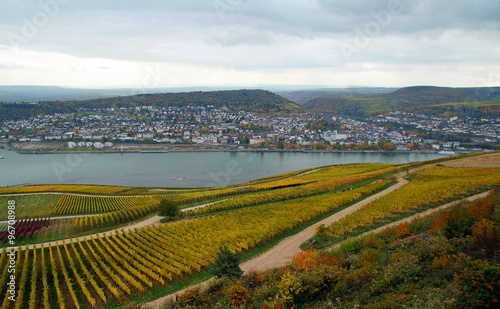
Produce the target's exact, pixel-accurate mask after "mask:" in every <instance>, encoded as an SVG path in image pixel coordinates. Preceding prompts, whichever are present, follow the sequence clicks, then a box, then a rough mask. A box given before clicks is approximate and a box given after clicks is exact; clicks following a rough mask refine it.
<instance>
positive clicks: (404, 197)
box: [0, 163, 500, 309]
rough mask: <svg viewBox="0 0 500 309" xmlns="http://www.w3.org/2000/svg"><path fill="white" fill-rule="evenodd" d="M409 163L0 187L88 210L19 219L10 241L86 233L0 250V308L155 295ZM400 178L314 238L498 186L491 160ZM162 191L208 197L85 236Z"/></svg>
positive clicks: (37, 208) (0, 232)
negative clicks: (176, 182)
mask: <svg viewBox="0 0 500 309" xmlns="http://www.w3.org/2000/svg"><path fill="white" fill-rule="evenodd" d="M414 165H417V163H412V164H408V165H394V164H350V165H343V166H327V167H321V168H317V169H308V170H303V171H296V172H291V173H287V174H282V175H278V176H273V177H268V178H264V179H259V180H256V181H253V182H248V183H245V184H242V185H241V186H238V187H236V186H233V187H225V188H203V189H200V190H194V189H193V190H191V189H181V190H167V189H161V188H153V189H148V188H131V187H130V188H129V187H113V186H90V185H84V186H76V185H74V186H73V185H54V186H50V185H44V186H31V187H23V188H24V190H33V192H40V191H36V190H46V191H48V192H56V191H57V192H62V194H44V195H42V194H40V195H27V196H15V197H9V196H3V197H0V203H3V204H5V205H6V204H7V201H8V200H10V199H15V201H16V205H18V207H17V209H16V216H17V217H18V219H20V218H39V217H47V216H49V215H52V216H68V215H84V214H93V215H92V216H85V217H78V218H72V219H69V218H62V219H58V220H49V219H48V218H47V219H23V220H18V221H17V223H16V231H17V233H16V234H17V235H19V238H20V239H22V238H24V239H25V240H24V242H20V244H31V243H34V242H43V241H46V240H49V239H68V238H71V237H72V236H74V235H76V234H78V233H79V234H78V236H80V235H87V236H85V238H84V240H83V241H73V240H71V241H68V242H67V243H66V242H60V241H59V243H58V245H53V244H52V245H49V244H48V243H47V244H45V245H42V248H37V249H27V250H20V251H18V252H17V253H16V254H15V256H14V257H12V255H8V254H7V253H9V252H10V251H9V250H8V249H5V248H4V249H0V290H1V291H4V292H2V293H0V309H3V308H30V309H31V308H71V309H73V308H106V307H110V306H111V307H113V306H116V305H119V304H123V303H128V302H129V301H130V300H136V299H137V298H141V297H151V295H153V294H154V295H157V294H158V292H159V291H161V290H164V289H166V288H167V287H170V286H171V285H173V284H177V282H179V281H181V280H183V279H186V278H190V277H192V276H193V275H196V274H201V273H205V272H206V271H207V269H208V267H209V266H210V265H212V264H213V263H214V262H215V258H216V256H217V253H218V251H219V248H220V246H222V245H225V246H227V248H228V249H229V250H230V251H231V252H233V253H235V252H241V251H246V250H249V249H253V248H260V247H259V246H260V245H263V244H266V243H268V242H270V241H273V240H275V239H276V238H277V237H280V236H282V235H284V234H287V233H289V232H291V231H294V233H295V231H296V230H294V229H297V228H299V227H300V228H302V227H303V226H304V225H306V224H312V222H314V221H316V222H317V221H319V220H320V218H324V217H326V216H330V215H331V214H333V213H337V212H338V211H341V210H343V209H345V208H346V207H348V206H350V205H351V204H353V203H355V202H357V201H360V200H361V199H363V198H365V197H368V196H371V195H373V194H375V193H376V192H379V191H381V190H383V189H385V188H387V187H388V186H390V185H391V184H393V183H394V180H393V178H391V177H389V175H391V174H394V173H396V172H398V171H401V170H406V169H408V168H410V167H412V166H414ZM410 176H411V177H410V181H409V183H407V184H405V185H404V186H402V187H400V188H399V189H397V190H395V191H392V192H390V193H387V194H386V195H384V196H382V197H380V198H378V199H376V200H374V201H372V202H370V203H367V204H366V205H364V206H363V207H361V206H356V207H361V208H360V209H359V210H358V211H355V212H352V213H351V214H349V215H347V216H345V217H343V218H341V219H339V220H338V221H335V222H334V223H332V224H331V225H329V226H321V227H320V228H318V229H317V230H316V231H317V233H316V236H315V237H316V239H320V238H321V239H322V241H323V244H324V243H334V242H337V241H340V240H343V239H345V238H348V237H349V236H351V235H352V234H354V233H358V232H360V231H363V229H366V228H370V227H372V226H374V225H377V224H379V225H380V224H385V223H386V222H389V221H393V220H394V218H396V217H397V218H399V217H401V216H404V215H408V214H410V213H414V212H420V211H423V210H425V209H428V208H432V207H435V206H438V205H441V204H443V203H446V202H448V201H451V200H456V199H459V198H461V197H464V196H468V195H471V194H474V193H476V192H483V191H486V190H487V189H489V188H491V187H495V186H499V185H500V168H451V167H444V166H440V165H437V166H432V167H427V168H424V169H420V170H418V171H415V172H412V173H411V175H410ZM398 179H399V178H398ZM2 189H13V190H21V189H20V188H0V191H1V190H2ZM70 192H85V193H88V194H87V195H82V194H80V195H77V194H69V193H70ZM384 193H386V192H384ZM0 194H1V193H0ZM92 194H95V195H92ZM99 194H100V195H99ZM131 194H134V195H131ZM228 197H229V198H228ZM162 199H168V200H172V201H176V202H177V203H179V204H180V205H183V204H184V205H188V204H190V203H198V202H199V203H200V204H202V203H207V205H208V206H205V207H201V208H197V209H194V210H191V211H187V212H186V215H187V216H185V217H183V218H182V219H181V220H178V221H174V222H170V223H166V224H159V225H150V226H146V227H145V228H142V229H140V230H136V229H133V230H132V229H131V230H127V231H123V230H120V231H117V232H112V233H111V236H103V235H101V236H103V237H98V236H97V235H90V236H89V233H90V231H94V233H97V232H101V231H102V230H101V229H106V230H109V228H111V227H115V226H116V225H123V224H124V223H126V222H129V221H132V220H137V219H139V218H142V217H145V216H147V215H150V214H152V213H154V212H155V211H157V209H158V204H159V202H160V201H161V200H162ZM214 201H216V202H214ZM194 205H196V204H194ZM194 205H190V206H194ZM190 206H185V207H190ZM348 210H349V211H351V209H348ZM198 215H201V216H198ZM154 220H156V218H154ZM158 220H159V219H158ZM155 222H157V221H155ZM141 223H142V222H141ZM6 230H7V227H6V225H5V224H4V225H0V242H4V241H5V238H6V237H5V236H6V234H5V233H6ZM308 237H310V236H308ZM75 239H76V238H75ZM0 244H1V243H0ZM3 245H6V244H5V243H4V244H3ZM9 265H13V266H14V267H15V274H16V284H15V286H14V288H15V295H16V296H17V297H16V301H15V302H12V301H11V300H9V298H8V297H9V295H10V294H9V293H5V292H6V291H7V290H8V288H10V286H11V285H9V280H10V273H9Z"/></svg>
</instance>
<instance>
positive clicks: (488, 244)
mask: <svg viewBox="0 0 500 309" xmlns="http://www.w3.org/2000/svg"><path fill="white" fill-rule="evenodd" d="M472 234H473V235H474V245H475V246H476V247H477V248H478V249H482V250H485V253H486V255H487V256H488V257H492V256H493V255H494V253H495V250H498V249H500V235H499V233H498V231H497V229H496V227H495V223H494V222H493V221H491V220H488V219H482V220H481V221H478V222H476V224H474V227H473V231H472Z"/></svg>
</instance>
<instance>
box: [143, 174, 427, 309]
mask: <svg viewBox="0 0 500 309" xmlns="http://www.w3.org/2000/svg"><path fill="white" fill-rule="evenodd" d="M425 167H427V166H425ZM425 167H424V166H423V167H419V168H416V169H413V170H411V172H414V171H416V170H419V169H422V168H425ZM405 175H406V172H402V173H399V174H396V175H395V179H396V181H397V182H398V183H397V184H395V185H393V186H392V187H390V188H387V189H386V190H384V191H382V192H379V193H377V194H375V195H372V196H370V197H368V198H366V199H364V200H363V201H361V202H359V203H356V204H354V205H352V206H350V207H348V208H346V209H344V210H341V211H339V212H338V213H336V214H334V215H332V216H330V217H328V218H326V219H324V220H322V221H320V222H318V223H316V224H314V225H313V226H310V227H308V228H307V229H305V230H303V231H301V232H299V233H297V234H295V235H292V236H290V237H287V238H285V239H283V240H282V241H280V242H279V243H278V244H277V245H276V246H274V247H273V248H271V249H269V250H268V251H266V252H264V253H262V254H261V255H258V256H256V257H254V258H253V259H251V260H248V261H246V262H244V263H242V264H241V265H240V267H241V269H242V270H243V271H244V272H249V271H253V270H256V271H263V270H266V269H269V268H275V267H279V266H284V265H285V264H286V263H289V262H291V261H292V258H293V257H294V255H295V254H297V252H299V251H300V250H301V249H300V245H302V243H304V242H305V241H307V240H308V239H310V238H311V237H313V236H314V232H315V231H316V227H317V226H318V225H321V224H325V225H329V224H331V223H332V222H335V221H337V220H339V219H341V218H343V217H345V216H347V215H348V214H350V213H352V212H354V211H357V210H359V209H360V208H362V207H363V206H365V205H366V204H368V203H370V202H372V201H374V200H376V199H378V198H380V197H381V196H384V195H386V194H388V193H390V192H392V191H394V190H397V189H399V188H401V187H402V186H404V185H405V184H407V183H408V181H407V180H406V179H404V176H405ZM210 282H211V280H210V279H209V280H207V281H204V282H202V283H200V284H197V285H195V286H196V287H200V288H204V287H206V286H207V285H208V284H209V283H210ZM189 288H192V287H188V288H186V289H184V290H181V291H179V292H177V293H175V294H171V295H167V296H164V297H162V298H159V299H157V300H155V301H152V302H149V303H146V304H144V305H143V306H142V308H159V307H161V305H162V304H163V303H164V302H165V301H167V300H171V299H175V297H176V295H179V294H182V293H184V292H185V291H186V290H187V289H189Z"/></svg>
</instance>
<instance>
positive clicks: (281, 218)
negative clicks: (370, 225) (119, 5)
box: [0, 181, 388, 308]
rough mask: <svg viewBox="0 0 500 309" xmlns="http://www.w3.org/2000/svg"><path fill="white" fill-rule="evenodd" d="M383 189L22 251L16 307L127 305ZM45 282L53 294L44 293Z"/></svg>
mask: <svg viewBox="0 0 500 309" xmlns="http://www.w3.org/2000/svg"><path fill="white" fill-rule="evenodd" d="M387 184H388V181H380V182H377V183H373V184H371V185H367V186H364V187H362V188H359V189H354V190H349V191H346V192H343V193H331V194H328V195H324V196H315V197H310V198H304V199H297V200H293V201H287V202H281V203H274V204H269V205H267V206H262V207H255V208H248V209H242V210H238V211H233V212H231V213H227V214H223V215H215V216H210V217H204V218H201V219H192V220H187V221H179V222H176V223H170V224H164V225H160V226H154V227H148V228H147V229H143V230H140V231H134V232H129V233H119V234H118V235H114V236H111V237H105V238H97V239H95V238H92V239H88V240H87V241H83V242H78V243H71V244H70V245H65V246H58V247H48V248H44V249H43V250H39V249H35V250H25V251H22V252H20V253H19V254H18V255H17V261H16V268H18V269H16V273H17V274H18V276H19V278H21V279H20V282H21V283H20V284H19V285H18V288H17V291H16V295H18V298H17V300H16V304H15V305H16V306H19V307H20V308H28V307H29V306H30V305H31V304H32V305H33V306H34V307H36V308H39V307H46V308H50V306H49V305H50V304H52V305H51V306H54V307H55V304H57V307H59V308H80V307H105V306H106V304H108V303H109V302H110V301H113V302H121V301H123V300H125V299H128V297H129V296H130V295H131V294H132V293H136V294H144V293H149V292H151V291H152V289H153V287H154V286H164V285H166V284H168V283H169V282H171V281H172V280H174V279H179V278H182V277H183V276H185V275H189V274H191V273H196V272H200V271H203V270H204V269H205V268H206V266H207V265H209V264H211V263H213V261H214V258H215V256H216V254H217V251H218V248H219V245H221V244H226V245H228V246H229V248H230V250H231V251H233V252H237V251H240V250H244V249H248V248H251V247H254V246H256V245H257V244H260V243H263V242H266V241H268V240H270V239H272V238H273V237H275V236H277V235H279V234H282V233H284V232H286V231H289V230H291V229H293V228H294V227H296V226H298V225H300V224H302V223H303V222H306V221H309V220H311V219H313V218H315V217H317V216H319V215H322V214H325V213H327V212H330V211H332V210H334V209H337V208H339V207H341V206H344V205H347V204H349V203H352V202H353V201H355V200H357V199H359V198H361V197H363V196H367V195H370V194H371V193H373V192H375V191H377V190H380V189H381V188H383V187H385V186H387ZM263 213H265V214H266V215H265V216H263V215H262V214H263ZM34 259H36V261H41V267H40V268H41V269H40V268H38V267H37V268H35V267H29V266H30V265H31V266H32V263H30V261H33V260H34ZM7 262H8V259H7V258H6V252H5V251H3V252H2V255H1V256H0V269H2V271H3V272H2V274H1V275H0V287H2V289H3V290H4V291H5V290H6V289H4V287H6V283H7V269H8V267H7ZM40 270H41V271H40ZM39 277H41V278H42V280H41V282H39V283H38V284H37V285H36V286H34V284H33V281H31V282H32V286H28V285H27V284H26V282H24V281H23V279H24V278H26V279H25V281H26V280H27V278H39ZM38 281H39V280H38ZM49 282H51V286H52V287H53V289H55V292H56V293H50V292H49V290H52V289H51V288H50V287H49V285H48V283H49ZM76 290H78V291H79V292H80V291H81V293H76V292H75V291H76ZM21 296H22V297H21ZM4 297H5V298H4V300H3V305H4V307H2V308H6V306H7V307H10V306H11V305H12V304H11V303H10V301H9V300H8V298H7V297H8V294H6V295H5V296H4Z"/></svg>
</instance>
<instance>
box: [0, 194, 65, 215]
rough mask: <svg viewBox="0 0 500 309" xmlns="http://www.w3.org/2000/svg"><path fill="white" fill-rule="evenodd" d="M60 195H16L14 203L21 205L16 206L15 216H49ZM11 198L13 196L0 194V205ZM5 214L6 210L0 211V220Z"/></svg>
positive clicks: (5, 203)
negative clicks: (0, 212)
mask: <svg viewBox="0 0 500 309" xmlns="http://www.w3.org/2000/svg"><path fill="white" fill-rule="evenodd" d="M60 197H61V196H60V195H52V194H40V195H26V196H16V197H15V200H16V203H17V204H18V205H22V207H18V208H17V210H16V217H17V218H18V219H22V218H37V217H46V216H49V215H50V213H51V212H52V210H53V209H54V207H55V206H56V205H57V202H58V201H59V198H60ZM12 199H13V197H8V196H0V205H7V202H8V201H9V200H12ZM6 215H7V212H2V214H0V220H6V219H7V217H6Z"/></svg>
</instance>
